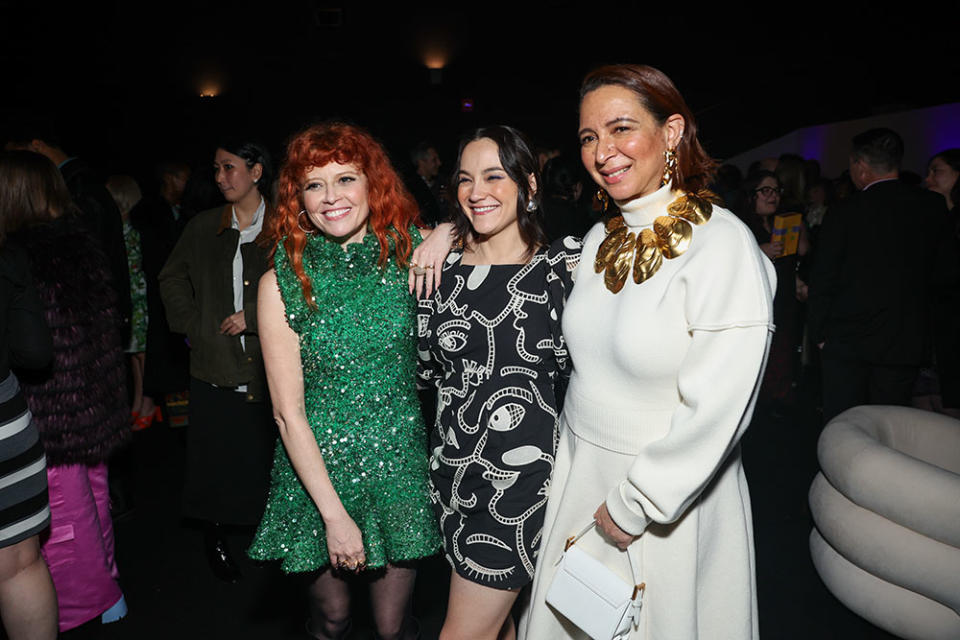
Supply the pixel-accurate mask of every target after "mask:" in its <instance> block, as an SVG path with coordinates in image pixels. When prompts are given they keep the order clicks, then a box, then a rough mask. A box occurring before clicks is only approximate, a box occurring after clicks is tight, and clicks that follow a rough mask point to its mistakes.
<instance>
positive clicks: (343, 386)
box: [248, 230, 440, 572]
mask: <svg viewBox="0 0 960 640" xmlns="http://www.w3.org/2000/svg"><path fill="white" fill-rule="evenodd" d="M411 235H412V236H413V238H414V241H415V242H417V241H419V234H418V233H417V232H416V231H415V230H411ZM378 256H379V245H378V244H377V240H376V238H375V237H374V235H373V234H371V233H368V234H367V235H366V237H365V238H364V240H363V241H362V242H360V243H355V244H351V245H348V247H347V250H346V251H344V250H343V249H342V248H341V247H340V245H338V244H335V243H333V242H329V241H327V240H325V239H324V238H323V237H311V238H310V240H309V241H308V243H307V246H306V248H305V249H304V254H303V264H304V269H305V271H306V273H307V275H308V276H309V277H310V279H311V281H312V283H313V292H314V297H315V300H316V303H317V309H315V310H314V309H311V308H310V307H309V306H308V305H307V304H306V302H305V300H304V298H303V293H302V290H301V288H300V282H299V280H297V278H296V276H295V274H294V272H293V269H292V267H291V266H290V263H289V260H288V259H287V255H286V252H285V251H284V250H283V246H282V245H281V246H280V247H278V250H277V253H276V256H275V259H274V262H275V267H276V270H277V281H278V284H279V287H280V294H281V297H282V299H283V301H284V305H285V306H286V314H287V322H288V323H289V325H290V327H291V328H292V329H293V330H294V331H295V332H296V333H297V334H298V335H299V338H300V358H301V362H302V366H303V378H304V399H305V407H306V413H307V420H308V421H309V423H310V427H311V429H312V430H313V433H314V436H315V437H316V439H317V444H318V445H319V446H320V451H321V453H322V454H323V458H324V462H325V464H326V466H327V471H328V473H329V475H330V480H331V482H333V485H334V488H335V489H336V491H337V494H338V495H339V496H340V500H341V501H342V502H343V505H344V507H345V508H346V510H347V512H348V513H349V514H350V516H351V517H352V518H353V520H354V522H356V523H357V526H359V527H360V530H361V531H362V532H363V542H364V550H365V552H366V556H367V565H368V566H369V567H371V568H375V567H382V566H384V565H385V564H386V563H388V562H391V563H393V562H399V561H404V560H413V559H416V558H422V557H425V556H429V555H432V554H434V553H436V552H437V551H438V550H439V548H440V533H439V530H438V527H437V523H436V520H435V519H434V516H433V511H432V509H431V506H430V498H429V493H428V480H427V476H428V470H427V445H426V428H425V426H424V424H423V419H422V418H421V414H420V407H419V400H418V398H417V392H416V381H415V376H416V368H417V353H416V336H415V311H416V301H415V300H414V299H413V297H411V296H410V295H409V294H408V293H407V284H406V280H407V276H406V273H405V272H402V271H401V270H400V269H399V268H398V267H397V265H396V263H395V262H394V261H393V260H391V261H390V262H389V263H388V264H387V266H386V267H385V268H383V269H381V268H379V267H378V266H377V258H378ZM248 553H249V555H250V557H252V558H254V559H258V560H277V559H279V560H282V564H281V568H282V569H283V570H284V571H286V572H297V571H310V570H314V569H318V568H321V567H323V566H325V565H327V564H329V555H328V552H327V545H326V534H325V530H324V526H323V520H322V519H321V517H320V513H319V512H318V511H317V508H316V506H315V505H314V503H313V501H312V500H311V499H310V496H309V495H308V494H307V492H306V490H305V489H304V488H303V485H302V484H301V483H300V480H299V479H298V477H297V475H296V472H295V471H294V470H293V467H292V466H291V464H290V460H289V458H288V457H287V454H286V450H285V449H284V447H283V444H282V442H280V441H278V442H277V450H276V453H275V457H274V464H273V471H272V474H271V488H270V495H269V498H268V499H267V505H266V509H265V511H264V515H263V519H262V521H261V523H260V527H259V528H258V530H257V534H256V536H255V537H254V541H253V544H252V545H251V547H250V549H249V552H248Z"/></svg>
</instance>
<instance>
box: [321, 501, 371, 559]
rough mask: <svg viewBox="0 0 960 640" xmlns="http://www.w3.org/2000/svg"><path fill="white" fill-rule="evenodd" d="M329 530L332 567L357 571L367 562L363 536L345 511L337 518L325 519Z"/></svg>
mask: <svg viewBox="0 0 960 640" xmlns="http://www.w3.org/2000/svg"><path fill="white" fill-rule="evenodd" d="M324 526H325V527H326V529H327V551H328V553H329V554H330V565H331V566H333V567H336V568H339V569H349V570H356V569H358V568H362V567H363V565H365V564H366V562H367V555H366V554H365V553H364V551H363V534H361V533H360V528H359V527H358V526H357V523H356V522H354V521H353V518H351V517H350V515H349V514H347V512H346V511H344V512H343V513H342V514H340V515H338V516H337V517H334V518H331V519H329V520H327V519H324Z"/></svg>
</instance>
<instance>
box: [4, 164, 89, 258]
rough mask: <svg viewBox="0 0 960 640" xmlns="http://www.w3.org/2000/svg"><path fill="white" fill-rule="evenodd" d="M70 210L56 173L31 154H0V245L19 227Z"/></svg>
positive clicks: (53, 167) (52, 167)
mask: <svg viewBox="0 0 960 640" xmlns="http://www.w3.org/2000/svg"><path fill="white" fill-rule="evenodd" d="M72 210H73V201H72V200H71V198H70V192H69V191H68V190H67V184H66V183H65V182H64V181H63V176H62V175H61V174H60V170H59V169H57V167H56V165H54V164H53V163H52V162H51V161H50V160H48V159H47V158H46V157H45V156H42V155H40V154H39V153H34V152H33V151H19V150H17V151H4V152H2V153H0V242H3V240H4V239H6V236H7V234H9V233H12V232H14V231H16V230H18V229H20V228H22V227H26V226H29V225H32V224H37V223H40V222H48V221H50V220H52V219H53V218H56V217H57V216H59V215H61V214H64V213H67V212H68V211H72Z"/></svg>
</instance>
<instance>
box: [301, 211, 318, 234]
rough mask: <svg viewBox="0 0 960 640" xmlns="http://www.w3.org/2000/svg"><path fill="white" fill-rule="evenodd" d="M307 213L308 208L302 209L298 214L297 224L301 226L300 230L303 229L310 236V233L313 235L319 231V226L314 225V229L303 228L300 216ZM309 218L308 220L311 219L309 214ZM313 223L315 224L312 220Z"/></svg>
mask: <svg viewBox="0 0 960 640" xmlns="http://www.w3.org/2000/svg"><path fill="white" fill-rule="evenodd" d="M305 213H307V210H306V209H301V210H300V213H298V214H297V226H298V227H299V228H300V231H303V232H304V233H305V234H307V235H308V236H309V235H312V234H314V233H316V232H317V228H316V227H313V228H312V229H304V228H303V225H302V224H301V223H300V216H302V215H303V214H305ZM307 219H308V220H309V219H310V216H309V214H308V215H307ZM312 224H313V222H312V221H311V225H312Z"/></svg>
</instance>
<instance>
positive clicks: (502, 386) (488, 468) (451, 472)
mask: <svg viewBox="0 0 960 640" xmlns="http://www.w3.org/2000/svg"><path fill="white" fill-rule="evenodd" d="M579 255H580V254H579V243H578V242H575V241H573V240H572V239H565V241H564V242H563V243H559V242H558V243H556V244H555V245H554V246H553V247H551V248H550V249H549V250H547V249H543V250H541V251H540V252H538V253H537V254H536V255H535V256H534V258H533V259H532V260H531V261H530V262H529V263H527V264H524V265H483V266H468V265H462V264H461V263H460V257H461V256H460V254H451V256H450V258H449V259H448V261H447V264H446V265H445V267H444V273H443V283H442V284H441V287H440V290H439V291H437V292H436V293H435V294H434V296H433V297H432V298H429V299H426V300H421V301H420V306H419V315H418V319H417V320H418V322H417V327H418V331H419V340H420V345H419V350H418V353H419V357H420V366H419V369H418V376H419V378H420V380H421V382H422V383H425V384H430V385H433V386H435V387H436V388H437V419H436V422H435V424H434V426H433V429H432V430H431V431H432V433H431V443H430V444H431V456H430V469H431V499H432V500H433V504H434V509H435V512H436V514H437V518H438V520H439V522H440V527H441V529H442V531H443V535H444V546H445V551H446V555H447V560H448V561H449V562H450V564H451V566H452V567H453V568H454V569H455V570H456V571H457V572H458V573H459V574H460V575H462V576H464V577H466V578H467V579H470V580H473V581H474V582H479V583H481V584H487V585H490V586H495V587H498V588H514V587H519V586H522V585H524V584H526V583H528V582H529V581H530V580H531V579H532V577H533V570H534V566H535V564H536V553H537V549H538V547H539V543H540V533H541V528H542V526H543V516H544V508H545V505H546V500H547V494H548V491H549V486H550V475H551V473H552V471H553V460H554V458H553V456H554V453H555V451H556V446H557V441H558V433H557V425H558V418H559V410H558V402H557V396H556V392H555V383H556V382H557V381H558V380H559V379H560V378H561V377H562V376H564V375H565V373H566V368H567V353H566V347H565V345H564V342H563V337H562V334H561V332H560V317H561V312H562V307H563V300H564V298H565V295H566V292H568V291H569V288H570V287H571V286H572V284H573V282H572V273H573V271H574V269H575V267H576V265H577V262H578V260H579Z"/></svg>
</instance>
